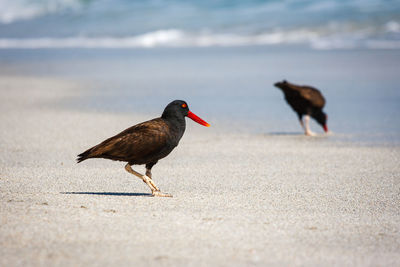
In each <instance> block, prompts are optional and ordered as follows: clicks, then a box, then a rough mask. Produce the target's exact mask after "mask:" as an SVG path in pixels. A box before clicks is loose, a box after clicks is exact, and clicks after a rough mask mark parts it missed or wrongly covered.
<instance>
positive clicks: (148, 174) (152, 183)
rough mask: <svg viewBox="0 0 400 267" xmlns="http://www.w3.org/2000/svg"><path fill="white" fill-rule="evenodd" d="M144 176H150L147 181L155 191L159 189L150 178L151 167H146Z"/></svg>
mask: <svg viewBox="0 0 400 267" xmlns="http://www.w3.org/2000/svg"><path fill="white" fill-rule="evenodd" d="M145 176H147V177H149V178H150V179H149V182H150V183H151V185H152V186H153V187H154V189H156V191H160V189H159V188H158V187H157V186H156V184H155V183H154V182H153V179H152V178H151V169H148V168H146V175H145Z"/></svg>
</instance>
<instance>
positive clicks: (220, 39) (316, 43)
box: [0, 29, 400, 50]
mask: <svg viewBox="0 0 400 267" xmlns="http://www.w3.org/2000/svg"><path fill="white" fill-rule="evenodd" d="M350 36H351V38H350ZM279 44H308V45H310V46H311V47H312V48H314V49H320V50H328V49H329V50H331V49H354V48H359V47H361V48H370V49H398V48H400V40H399V41H397V40H390V41H387V40H374V39H372V40H370V39H369V38H368V36H366V35H365V34H358V35H356V34H351V35H349V34H345V35H333V36H332V35H327V34H326V33H323V34H322V33H320V32H318V31H311V30H306V29H304V30H296V31H286V32H285V31H274V32H270V33H262V34H258V35H238V34H227V33H226V34H215V33H207V32H203V33H199V34H193V33H185V32H183V31H180V30H177V29H169V30H160V31H155V32H149V33H146V34H143V35H138V36H130V37H121V38H116V37H85V36H78V37H70V38H30V39H10V38H3V39H0V49H10V48H21V49H39V48H153V47H209V46H222V47H233V46H251V45H279Z"/></svg>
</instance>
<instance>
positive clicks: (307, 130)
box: [305, 115, 315, 136]
mask: <svg viewBox="0 0 400 267" xmlns="http://www.w3.org/2000/svg"><path fill="white" fill-rule="evenodd" d="M305 121H306V123H305V134H306V135H308V136H314V135H315V133H313V132H312V131H311V130H310V125H309V123H310V116H309V115H306V116H305Z"/></svg>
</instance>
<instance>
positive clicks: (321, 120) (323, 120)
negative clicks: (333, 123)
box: [313, 110, 328, 133]
mask: <svg viewBox="0 0 400 267" xmlns="http://www.w3.org/2000/svg"><path fill="white" fill-rule="evenodd" d="M313 117H314V118H315V120H316V121H317V122H318V124H319V125H321V126H322V128H324V131H325V132H326V133H327V132H328V124H327V121H328V115H326V114H325V113H324V112H323V111H322V110H321V111H319V112H318V113H316V114H315V115H314V116H313Z"/></svg>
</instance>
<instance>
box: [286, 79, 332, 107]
mask: <svg viewBox="0 0 400 267" xmlns="http://www.w3.org/2000/svg"><path fill="white" fill-rule="evenodd" d="M285 90H286V92H287V93H288V94H289V95H290V96H294V95H296V94H298V95H300V96H301V97H302V98H303V99H305V100H307V101H308V102H309V103H310V104H311V105H313V106H314V107H316V108H323V107H324V106H325V98H324V96H323V95H322V94H321V92H320V91H319V90H318V89H315V88H313V87H311V86H299V85H294V84H289V83H288V86H287V88H285Z"/></svg>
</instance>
